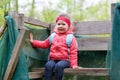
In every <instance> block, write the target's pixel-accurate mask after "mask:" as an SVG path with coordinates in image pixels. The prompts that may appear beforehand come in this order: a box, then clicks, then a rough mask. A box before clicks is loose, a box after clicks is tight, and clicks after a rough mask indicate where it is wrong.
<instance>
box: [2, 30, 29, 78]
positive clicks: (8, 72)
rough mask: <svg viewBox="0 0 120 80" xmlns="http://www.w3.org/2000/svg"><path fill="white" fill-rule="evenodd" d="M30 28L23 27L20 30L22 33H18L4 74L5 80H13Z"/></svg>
mask: <svg viewBox="0 0 120 80" xmlns="http://www.w3.org/2000/svg"><path fill="white" fill-rule="evenodd" d="M27 32H28V30H26V29H23V30H20V33H19V35H18V38H17V41H16V43H15V46H14V48H13V51H12V54H11V58H10V60H9V63H8V66H7V69H6V71H5V75H4V79H3V80H11V79H12V76H13V73H14V71H15V68H16V65H17V62H18V59H19V56H20V51H21V49H22V46H23V42H24V40H25V37H26V35H27Z"/></svg>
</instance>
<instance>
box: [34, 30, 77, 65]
mask: <svg viewBox="0 0 120 80" xmlns="http://www.w3.org/2000/svg"><path fill="white" fill-rule="evenodd" d="M54 31H55V32H56V35H55V37H54V38H53V41H52V44H50V41H49V37H48V38H47V39H46V40H45V41H38V40H33V43H32V45H33V46H34V47H37V48H50V54H49V59H51V60H70V66H71V67H72V66H78V64H77V41H76V38H75V37H74V36H73V38H72V43H71V46H70V53H69V54H68V46H67V44H66V36H67V34H68V33H73V32H72V30H71V29H69V30H68V31H67V32H66V33H64V34H61V33H59V32H58V31H57V29H55V30H54ZM68 56H69V57H68Z"/></svg>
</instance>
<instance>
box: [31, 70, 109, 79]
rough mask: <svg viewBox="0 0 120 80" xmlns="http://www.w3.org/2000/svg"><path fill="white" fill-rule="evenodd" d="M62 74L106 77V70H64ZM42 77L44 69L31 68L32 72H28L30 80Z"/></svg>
mask: <svg viewBox="0 0 120 80" xmlns="http://www.w3.org/2000/svg"><path fill="white" fill-rule="evenodd" d="M64 74H74V75H81V76H83V75H84V76H108V68H81V69H72V68H66V69H65V70H64ZM43 76H44V68H33V69H32V72H29V77H30V79H35V78H42V77H43Z"/></svg>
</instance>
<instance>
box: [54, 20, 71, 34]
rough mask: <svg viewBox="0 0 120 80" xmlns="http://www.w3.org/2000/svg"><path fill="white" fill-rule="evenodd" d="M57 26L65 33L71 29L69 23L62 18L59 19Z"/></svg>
mask: <svg viewBox="0 0 120 80" xmlns="http://www.w3.org/2000/svg"><path fill="white" fill-rule="evenodd" d="M56 28H57V30H58V31H59V32H60V33H65V32H66V31H67V30H68V29H69V27H68V25H67V23H65V22H64V21H62V20H59V21H57V23H56Z"/></svg>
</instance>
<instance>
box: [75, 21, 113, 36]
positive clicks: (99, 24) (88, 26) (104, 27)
mask: <svg viewBox="0 0 120 80" xmlns="http://www.w3.org/2000/svg"><path fill="white" fill-rule="evenodd" d="M74 26H75V32H74V33H75V34H77V35H83V34H108V33H109V34H110V33H111V29H112V27H111V21H86V22H74Z"/></svg>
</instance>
